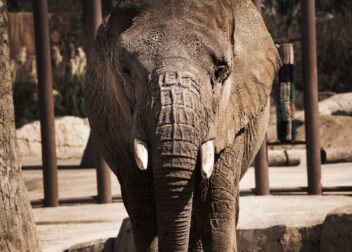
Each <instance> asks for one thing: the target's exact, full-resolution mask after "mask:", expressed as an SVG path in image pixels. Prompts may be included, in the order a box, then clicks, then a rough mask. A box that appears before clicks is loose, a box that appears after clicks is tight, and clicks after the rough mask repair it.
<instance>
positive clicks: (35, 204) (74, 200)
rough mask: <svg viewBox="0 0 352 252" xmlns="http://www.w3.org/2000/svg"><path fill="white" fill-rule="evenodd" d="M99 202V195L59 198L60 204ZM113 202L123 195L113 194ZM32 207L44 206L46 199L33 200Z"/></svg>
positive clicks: (119, 200)
mask: <svg viewBox="0 0 352 252" xmlns="http://www.w3.org/2000/svg"><path fill="white" fill-rule="evenodd" d="M97 202H98V196H84V197H72V198H62V199H59V204H60V205H73V204H93V203H97ZM112 202H122V196H121V195H113V196H112ZM31 205H32V207H42V206H43V205H44V199H36V200H31Z"/></svg>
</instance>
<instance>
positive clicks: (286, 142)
mask: <svg viewBox="0 0 352 252" xmlns="http://www.w3.org/2000/svg"><path fill="white" fill-rule="evenodd" d="M304 144H306V141H282V142H267V145H304Z"/></svg>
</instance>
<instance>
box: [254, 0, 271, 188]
mask: <svg viewBox="0 0 352 252" xmlns="http://www.w3.org/2000/svg"><path fill="white" fill-rule="evenodd" d="M253 2H254V4H255V6H256V7H257V8H258V11H259V12H260V13H261V2H262V1H261V0H253ZM254 169H255V191H256V194H257V195H268V194H270V187H269V164H268V154H267V145H266V136H265V138H264V141H263V143H262V145H261V147H260V149H259V151H258V153H257V156H256V157H255V160H254Z"/></svg>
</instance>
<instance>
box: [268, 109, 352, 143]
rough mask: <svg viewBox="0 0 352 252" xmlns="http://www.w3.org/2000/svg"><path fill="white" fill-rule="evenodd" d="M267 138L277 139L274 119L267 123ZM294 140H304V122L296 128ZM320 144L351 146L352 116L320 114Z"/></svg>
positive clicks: (270, 139)
mask: <svg viewBox="0 0 352 252" xmlns="http://www.w3.org/2000/svg"><path fill="white" fill-rule="evenodd" d="M268 140H269V141H276V140H277V135H276V121H275V120H271V121H270V123H269V128H268ZM296 140H299V141H303V140H305V129H304V124H303V125H301V126H299V127H298V128H297V137H296ZM320 145H321V147H322V148H337V147H352V116H328V115H324V116H320ZM294 148H304V146H295V147H294Z"/></svg>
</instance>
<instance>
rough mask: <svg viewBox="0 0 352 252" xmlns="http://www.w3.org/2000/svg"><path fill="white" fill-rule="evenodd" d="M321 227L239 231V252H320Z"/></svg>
mask: <svg viewBox="0 0 352 252" xmlns="http://www.w3.org/2000/svg"><path fill="white" fill-rule="evenodd" d="M319 239H320V225H316V226H308V227H286V226H284V225H278V226H272V227H269V228H266V229H251V230H241V229H239V230H237V241H238V251H239V252H247V251H248V252H252V251H253V252H254V251H270V252H281V251H311V252H313V251H317V252H318V251H319V245H320V241H319Z"/></svg>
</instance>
